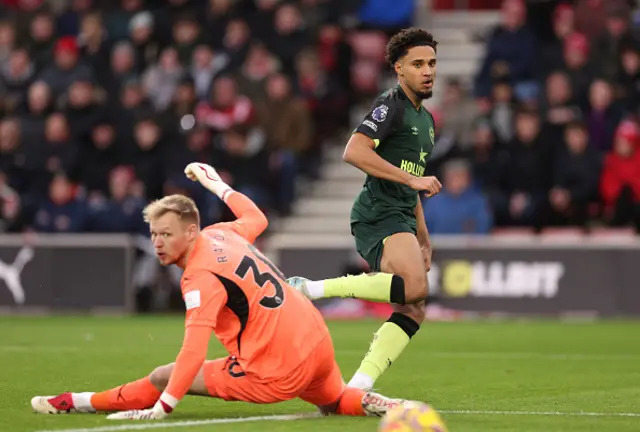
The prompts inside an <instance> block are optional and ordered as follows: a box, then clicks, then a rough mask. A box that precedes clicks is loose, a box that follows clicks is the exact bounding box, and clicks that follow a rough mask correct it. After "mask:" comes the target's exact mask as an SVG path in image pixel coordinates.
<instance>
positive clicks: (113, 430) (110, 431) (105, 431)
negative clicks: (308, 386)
mask: <svg viewBox="0 0 640 432" xmlns="http://www.w3.org/2000/svg"><path fill="white" fill-rule="evenodd" d="M439 412H440V413H442V414H452V415H458V414H461V415H499V416H503V415H504V416H558V417H640V413H624V412H611V413H607V412H582V411H577V412H561V411H482V410H439ZM316 417H320V415H319V414H318V413H305V414H293V415H273V416H258V417H241V418H218V419H209V420H187V421H175V422H154V423H138V424H135V423H134V424H131V423H130V424H125V425H120V426H98V427H93V428H81V429H47V430H40V431H36V432H118V431H131V430H146V429H165V428H180V427H192V426H206V425H212V424H229V423H245V422H257V421H292V420H303V419H310V418H316Z"/></svg>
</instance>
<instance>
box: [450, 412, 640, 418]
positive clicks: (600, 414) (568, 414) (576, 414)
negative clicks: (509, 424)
mask: <svg viewBox="0 0 640 432" xmlns="http://www.w3.org/2000/svg"><path fill="white" fill-rule="evenodd" d="M438 411H439V412H441V413H442V414H472V415H474V414H475V415H512V416H559V417H640V413H624V412H611V413H607V412H584V411H576V412H562V411H482V410H438Z"/></svg>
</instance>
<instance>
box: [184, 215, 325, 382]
mask: <svg viewBox="0 0 640 432" xmlns="http://www.w3.org/2000/svg"><path fill="white" fill-rule="evenodd" d="M181 287H182V294H183V298H184V301H185V305H186V309H187V312H186V325H187V326H190V325H207V326H211V327H212V328H213V330H214V333H215V335H216V337H217V338H218V340H219V341H220V342H221V343H222V344H223V345H224V346H225V348H226V349H227V351H228V352H229V354H230V355H232V356H235V357H236V359H237V361H238V363H239V364H240V366H241V367H242V369H243V371H244V372H245V373H246V374H251V375H252V378H253V379H256V380H261V381H264V382H268V381H270V380H273V379H276V378H278V377H282V376H283V374H286V373H288V372H290V371H292V370H294V369H295V368H296V367H297V366H299V365H300V364H301V363H302V362H303V361H304V360H305V359H306V358H307V356H308V355H309V354H310V353H311V352H312V351H313V350H314V349H315V348H316V346H317V345H318V344H319V343H320V342H322V341H323V340H324V339H325V338H326V337H329V331H328V329H327V326H326V324H325V322H324V320H323V318H322V316H321V315H320V313H319V312H318V310H317V309H316V307H315V306H314V305H313V304H312V303H311V302H310V301H309V300H308V299H306V298H305V297H304V296H303V295H302V294H300V293H298V292H297V291H296V290H295V289H294V288H292V287H291V286H289V285H288V284H287V283H286V282H285V280H284V276H283V275H282V273H281V272H280V270H279V269H278V268H277V267H276V266H275V265H274V264H273V263H271V261H269V260H268V259H267V258H266V257H265V256H264V255H263V254H262V253H260V251H258V250H257V249H256V248H255V247H254V246H253V245H252V244H251V243H249V242H248V241H247V240H245V239H244V238H243V237H241V236H240V235H238V234H237V233H236V232H235V231H234V230H232V229H229V228H228V227H226V226H225V224H219V226H218V225H213V226H211V227H209V228H207V229H205V230H204V231H203V232H202V233H201V234H200V238H199V239H198V240H197V242H196V246H195V248H194V250H193V252H192V255H191V256H190V257H189V262H188V264H187V267H186V269H185V271H184V274H183V276H182V282H181Z"/></svg>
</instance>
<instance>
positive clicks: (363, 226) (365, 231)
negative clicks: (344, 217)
mask: <svg viewBox="0 0 640 432" xmlns="http://www.w3.org/2000/svg"><path fill="white" fill-rule="evenodd" d="M401 232H408V233H411V234H414V235H415V234H416V222H415V218H413V219H412V218H409V217H407V216H405V215H402V214H398V213H392V214H389V215H388V216H385V217H383V218H381V219H378V220H376V221H374V222H361V221H352V222H351V234H352V235H353V237H354V238H355V240H356V250H357V251H358V253H359V254H360V256H361V257H362V258H364V259H365V261H367V263H368V264H369V266H370V267H371V271H374V272H379V271H381V269H380V261H381V260H382V251H383V249H384V242H385V241H386V239H387V238H388V237H390V236H392V235H393V234H396V233H401Z"/></svg>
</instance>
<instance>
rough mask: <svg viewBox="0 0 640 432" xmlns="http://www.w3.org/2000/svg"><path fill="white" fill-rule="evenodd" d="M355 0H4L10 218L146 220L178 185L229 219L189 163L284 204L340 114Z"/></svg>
mask: <svg viewBox="0 0 640 432" xmlns="http://www.w3.org/2000/svg"><path fill="white" fill-rule="evenodd" d="M354 5H355V6H357V4H356V3H355V2H353V1H342V0H305V1H304V2H284V1H279V0H255V1H253V0H210V1H209V0H166V1H164V0H163V1H159V0H153V1H151V0H147V1H145V0H118V1H115V0H114V1H112V2H111V1H98V0H68V1H67V0H51V1H42V0H3V1H1V2H0V6H1V7H2V9H1V15H0V143H1V144H0V190H1V193H2V205H1V206H0V220H1V222H2V223H1V225H0V227H1V230H2V231H5V232H7V231H8V232H18V231H22V230H35V231H39V232H81V231H91V232H132V233H136V232H140V233H144V232H145V231H146V227H145V226H144V224H143V223H142V219H141V216H140V209H141V208H142V207H143V206H144V205H145V203H146V202H148V201H149V200H153V199H155V198H158V197H160V196H161V195H163V194H169V193H175V192H182V193H187V194H188V195H190V196H192V197H194V199H196V201H197V202H198V205H199V208H200V209H201V210H202V213H203V219H204V220H203V222H204V223H207V224H209V223H213V222H215V221H217V220H220V219H224V218H225V217H226V216H227V215H226V214H225V211H226V210H225V208H224V206H222V205H220V204H221V203H220V202H219V200H217V198H216V199H215V200H214V199H212V198H210V197H208V196H207V195H206V194H204V193H202V190H201V188H197V187H195V188H194V187H193V185H192V184H190V182H189V181H186V180H185V178H184V175H183V173H182V170H183V169H184V166H185V165H186V163H188V162H190V161H202V162H207V163H212V162H213V161H215V162H213V164H214V165H215V166H216V167H218V168H219V169H220V172H221V174H222V175H223V177H224V179H225V181H226V182H227V183H229V184H231V185H232V186H233V187H234V188H236V189H237V190H240V191H242V192H244V193H245V194H247V195H248V196H250V197H251V198H252V199H254V201H255V202H257V203H259V205H260V206H262V207H263V208H264V209H265V210H268V211H271V212H277V213H279V214H287V213H288V212H290V209H291V204H292V202H293V200H294V199H295V188H294V185H295V180H296V178H297V176H298V175H306V176H308V177H311V178H314V177H316V176H317V175H318V172H317V168H318V156H319V153H320V151H321V146H322V143H323V141H325V140H326V139H327V137H328V135H331V133H332V131H338V130H344V128H345V127H346V126H347V121H348V112H349V106H350V104H352V101H353V98H354V94H356V92H355V91H352V86H351V82H350V80H351V78H350V67H351V49H350V45H349V44H347V43H346V42H345V38H346V36H345V30H344V28H345V26H344V25H342V23H340V22H339V21H338V20H339V18H341V17H345V16H350V13H349V11H350V10H351V9H350V8H353V7H354ZM365 12H366V11H365ZM365 15H366V14H365ZM374 15H375V11H374ZM378 15H379V14H378ZM365 21H366V16H365ZM362 81H363V82H365V83H366V80H362Z"/></svg>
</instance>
